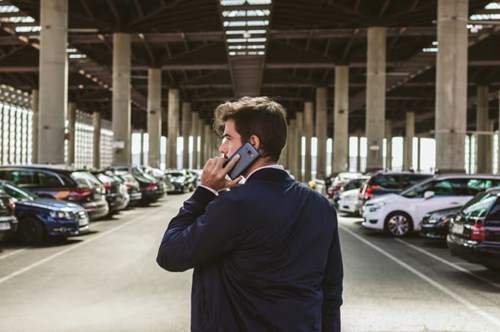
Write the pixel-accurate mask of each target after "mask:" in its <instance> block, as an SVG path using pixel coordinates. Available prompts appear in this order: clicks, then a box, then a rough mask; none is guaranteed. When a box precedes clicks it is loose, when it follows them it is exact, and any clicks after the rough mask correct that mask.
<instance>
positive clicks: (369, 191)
mask: <svg viewBox="0 0 500 332" xmlns="http://www.w3.org/2000/svg"><path fill="white" fill-rule="evenodd" d="M379 188H380V187H379V186H368V187H367V188H366V190H365V199H367V200H368V199H370V198H372V196H373V190H374V189H379Z"/></svg>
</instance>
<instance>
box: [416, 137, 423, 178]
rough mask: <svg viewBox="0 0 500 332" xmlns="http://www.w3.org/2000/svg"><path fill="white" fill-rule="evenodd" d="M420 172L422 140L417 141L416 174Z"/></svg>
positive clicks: (419, 138)
mask: <svg viewBox="0 0 500 332" xmlns="http://www.w3.org/2000/svg"><path fill="white" fill-rule="evenodd" d="M421 171H422V138H421V137H418V140H417V172H421Z"/></svg>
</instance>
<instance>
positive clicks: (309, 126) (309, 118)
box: [303, 101, 314, 182]
mask: <svg viewBox="0 0 500 332" xmlns="http://www.w3.org/2000/svg"><path fill="white" fill-rule="evenodd" d="M313 112H314V104H313V102H312V101H306V102H305V103H304V127H303V128H304V133H305V137H306V154H305V155H306V159H305V162H304V182H309V181H311V178H312V174H311V162H312V153H311V139H312V134H313V125H314V124H313V122H314V118H313Z"/></svg>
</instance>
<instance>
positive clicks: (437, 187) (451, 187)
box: [431, 180, 462, 196]
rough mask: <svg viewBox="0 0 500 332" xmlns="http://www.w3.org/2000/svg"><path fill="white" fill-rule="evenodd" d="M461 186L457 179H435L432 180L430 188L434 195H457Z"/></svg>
mask: <svg viewBox="0 0 500 332" xmlns="http://www.w3.org/2000/svg"><path fill="white" fill-rule="evenodd" d="M461 187H462V185H461V183H460V182H459V181H453V183H452V181H450V180H437V181H434V182H433V186H432V188H431V190H432V191H433V192H434V195H436V196H450V195H458V193H459V192H460V188H461Z"/></svg>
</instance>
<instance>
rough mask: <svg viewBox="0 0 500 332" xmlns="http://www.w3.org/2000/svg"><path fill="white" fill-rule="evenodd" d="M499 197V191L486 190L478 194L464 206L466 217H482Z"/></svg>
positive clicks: (463, 211) (463, 210)
mask: <svg viewBox="0 0 500 332" xmlns="http://www.w3.org/2000/svg"><path fill="white" fill-rule="evenodd" d="M497 197H498V193H497V192H485V193H481V194H478V195H476V196H475V197H474V198H473V199H471V200H470V201H469V202H467V204H465V205H464V207H463V208H462V211H461V212H462V213H463V214H464V215H465V217H466V218H482V217H484V216H485V215H486V213H488V211H489V210H490V208H491V207H492V206H493V204H495V202H496V200H497Z"/></svg>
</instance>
